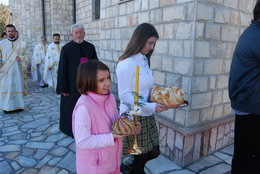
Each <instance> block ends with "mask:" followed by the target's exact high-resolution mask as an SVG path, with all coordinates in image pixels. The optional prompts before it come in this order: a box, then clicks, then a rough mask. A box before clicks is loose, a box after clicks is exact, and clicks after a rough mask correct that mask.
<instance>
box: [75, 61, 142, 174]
mask: <svg viewBox="0 0 260 174" xmlns="http://www.w3.org/2000/svg"><path fill="white" fill-rule="evenodd" d="M76 84H77V89H78V91H79V93H80V94H81V96H80V98H79V99H78V101H77V103H76V105H75V108H74V111H73V115H72V128H73V134H74V138H75V143H76V169H77V173H78V174H88V173H98V174H120V163H121V152H122V139H121V138H122V135H117V134H114V133H112V125H113V122H114V121H115V120H116V119H117V118H118V110H117V104H116V100H115V97H114V96H113V94H112V92H111V91H110V86H111V80H110V71H109V68H108V67H107V66H106V65H105V64H104V63H102V62H100V61H98V60H90V61H88V62H84V63H81V64H80V65H79V68H78V73H77V82H76ZM138 132H140V129H138V128H137V129H136V132H135V133H138Z"/></svg>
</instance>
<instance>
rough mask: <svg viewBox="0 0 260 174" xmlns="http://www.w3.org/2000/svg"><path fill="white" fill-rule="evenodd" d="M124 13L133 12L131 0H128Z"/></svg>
mask: <svg viewBox="0 0 260 174" xmlns="http://www.w3.org/2000/svg"><path fill="white" fill-rule="evenodd" d="M126 13H127V14H132V13H134V2H133V1H130V2H128V3H127V8H126Z"/></svg>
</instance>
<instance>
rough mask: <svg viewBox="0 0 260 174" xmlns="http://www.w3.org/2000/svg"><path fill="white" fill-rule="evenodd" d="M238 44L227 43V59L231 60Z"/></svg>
mask: <svg viewBox="0 0 260 174" xmlns="http://www.w3.org/2000/svg"><path fill="white" fill-rule="evenodd" d="M235 47H236V43H226V56H225V58H227V59H231V58H232V56H233V52H234V50H235Z"/></svg>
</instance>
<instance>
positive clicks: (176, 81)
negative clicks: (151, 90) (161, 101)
mask: <svg viewBox="0 0 260 174" xmlns="http://www.w3.org/2000/svg"><path fill="white" fill-rule="evenodd" d="M165 81H166V82H165V85H166V86H170V85H173V86H176V87H179V88H181V87H182V76H181V75H178V74H174V73H166V79H165Z"/></svg>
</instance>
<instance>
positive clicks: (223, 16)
mask: <svg viewBox="0 0 260 174" xmlns="http://www.w3.org/2000/svg"><path fill="white" fill-rule="evenodd" d="M214 22H216V23H219V24H228V23H229V22H230V10H229V9H224V8H217V9H216V10H215V19H214Z"/></svg>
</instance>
